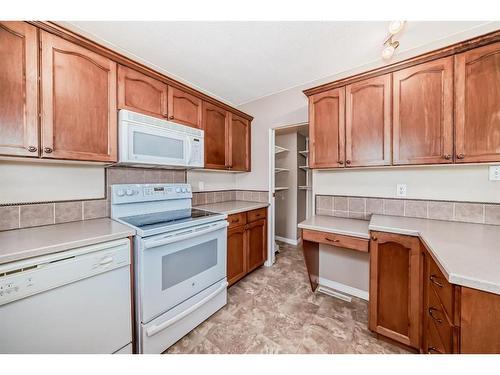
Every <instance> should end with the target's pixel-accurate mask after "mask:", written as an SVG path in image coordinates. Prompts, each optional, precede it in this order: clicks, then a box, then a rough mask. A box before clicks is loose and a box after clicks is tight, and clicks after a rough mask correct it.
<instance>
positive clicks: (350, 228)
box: [299, 215, 370, 238]
mask: <svg viewBox="0 0 500 375" xmlns="http://www.w3.org/2000/svg"><path fill="white" fill-rule="evenodd" d="M299 228H301V229H309V230H318V231H321V232H328V233H335V234H343V235H346V236H353V237H360V238H370V231H369V229H368V221H365V220H358V219H345V218H342V217H334V216H323V215H315V216H311V217H310V218H309V219H307V220H305V221H303V222H301V223H300V224H299Z"/></svg>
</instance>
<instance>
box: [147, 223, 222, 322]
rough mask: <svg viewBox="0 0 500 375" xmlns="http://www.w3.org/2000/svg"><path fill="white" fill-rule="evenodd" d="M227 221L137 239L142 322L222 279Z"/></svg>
mask: <svg viewBox="0 0 500 375" xmlns="http://www.w3.org/2000/svg"><path fill="white" fill-rule="evenodd" d="M226 242H227V221H225V220H222V221H217V222H215V223H209V224H206V225H199V226H196V227H192V228H187V229H181V230H178V231H175V232H172V233H168V234H162V235H158V236H152V237H148V238H145V239H142V240H141V246H140V249H139V250H140V254H139V265H138V267H139V289H140V309H141V321H142V323H148V322H149V321H151V320H152V319H154V318H155V317H157V316H159V315H161V314H162V313H164V312H166V311H168V310H170V309H171V308H173V307H174V306H177V305H178V304H180V303H182V302H184V301H185V300H187V299H188V298H190V297H192V296H194V295H195V294H197V293H199V292H201V291H203V290H204V289H206V288H208V287H210V286H211V285H213V284H215V283H216V282H218V281H220V280H222V279H224V278H225V277H226Z"/></svg>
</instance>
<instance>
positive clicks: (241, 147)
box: [229, 113, 250, 171]
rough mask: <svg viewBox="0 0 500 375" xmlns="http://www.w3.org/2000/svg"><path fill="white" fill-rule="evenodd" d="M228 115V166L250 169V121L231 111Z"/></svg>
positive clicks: (242, 169) (240, 169)
mask: <svg viewBox="0 0 500 375" xmlns="http://www.w3.org/2000/svg"><path fill="white" fill-rule="evenodd" d="M229 116H230V121H229V149H230V152H229V157H230V159H229V168H230V169H231V170H235V171H250V122H249V121H248V120H247V119H244V118H243V117H240V116H237V115H235V114H233V113H231V114H230V115H229Z"/></svg>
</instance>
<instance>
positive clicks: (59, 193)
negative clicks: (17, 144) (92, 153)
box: [0, 160, 105, 204]
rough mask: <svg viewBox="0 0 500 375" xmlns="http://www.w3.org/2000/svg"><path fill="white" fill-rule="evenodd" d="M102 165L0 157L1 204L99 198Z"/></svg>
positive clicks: (102, 189)
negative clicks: (3, 159)
mask: <svg viewBox="0 0 500 375" xmlns="http://www.w3.org/2000/svg"><path fill="white" fill-rule="evenodd" d="M104 176H105V170H104V166H102V165H84V164H68V163H64V164H62V163H47V162H28V161H9V160H8V161H0V204H8V203H31V202H50V201H61V200H76V199H99V198H104V196H105V195H104V194H105V191H104V189H105V183H104V180H105V177H104Z"/></svg>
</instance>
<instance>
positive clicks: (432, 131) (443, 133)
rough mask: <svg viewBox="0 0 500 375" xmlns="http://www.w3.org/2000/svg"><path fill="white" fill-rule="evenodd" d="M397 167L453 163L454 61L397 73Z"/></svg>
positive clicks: (448, 60) (423, 65) (394, 117)
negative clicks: (402, 165)
mask: <svg viewBox="0 0 500 375" xmlns="http://www.w3.org/2000/svg"><path fill="white" fill-rule="evenodd" d="M393 105H394V108H393V164H395V165H400V164H435V163H452V162H453V57H446V58H443V59H439V60H435V61H431V62H428V63H425V64H421V65H417V66H413V67H411V68H407V69H403V70H400V71H397V72H394V73H393Z"/></svg>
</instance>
